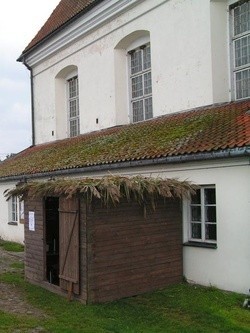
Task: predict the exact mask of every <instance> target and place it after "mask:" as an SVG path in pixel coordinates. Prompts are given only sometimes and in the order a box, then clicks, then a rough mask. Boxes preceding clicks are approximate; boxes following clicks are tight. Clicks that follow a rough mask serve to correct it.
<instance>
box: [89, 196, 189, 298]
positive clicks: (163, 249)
mask: <svg viewBox="0 0 250 333" xmlns="http://www.w3.org/2000/svg"><path fill="white" fill-rule="evenodd" d="M87 220H88V221H87V223H88V234H87V239H88V302H89V303H95V302H106V301H112V300H115V299H119V298H122V297H128V296H133V295H137V294H140V293H144V292H147V291H152V290H155V289H159V288H162V287H164V286H167V285H169V284H172V283H177V282H180V281H181V280H182V273H183V271H182V267H183V261H182V226H181V205H180V202H179V201H178V200H168V201H166V202H164V201H163V200H162V201H159V202H158V204H157V209H156V211H154V212H153V211H152V210H151V209H150V208H149V207H147V214H146V218H144V209H143V207H141V206H139V205H137V204H135V203H129V204H128V203H125V202H124V203H122V204H119V205H118V206H117V207H115V208H111V209H108V210H107V209H106V208H102V207H100V204H99V205H98V204H95V205H93V204H92V209H90V210H89V212H88V215H87Z"/></svg>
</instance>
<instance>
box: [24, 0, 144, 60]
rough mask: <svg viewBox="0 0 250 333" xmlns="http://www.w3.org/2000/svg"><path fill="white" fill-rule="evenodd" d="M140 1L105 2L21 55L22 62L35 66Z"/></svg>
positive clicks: (108, 0)
mask: <svg viewBox="0 0 250 333" xmlns="http://www.w3.org/2000/svg"><path fill="white" fill-rule="evenodd" d="M141 1H142V0H119V1H117V0H107V1H104V2H101V4H99V5H97V7H94V8H93V9H92V10H90V11H89V12H88V13H86V14H85V15H83V16H81V17H79V18H78V19H76V20H75V21H74V22H72V23H71V24H70V25H68V26H66V27H65V28H64V29H62V30H61V31H58V33H55V35H54V36H51V38H49V39H48V40H47V41H46V42H44V43H43V44H42V45H40V46H37V48H35V49H34V50H31V51H30V52H27V54H26V55H25V54H24V55H23V57H22V61H23V62H25V63H26V64H28V65H29V66H30V67H33V66H35V65H37V64H38V63H40V62H42V61H43V60H45V59H46V58H48V57H50V56H52V55H53V54H55V53H57V52H59V51H60V50H62V49H64V48H65V47H67V46H68V45H70V44H72V43H73V42H76V41H77V40H79V39H80V38H82V37H84V36H86V35H87V34H89V33H90V32H91V31H93V30H95V29H98V28H99V27H101V26H102V25H104V24H105V23H107V22H109V21H111V20H112V19H114V18H115V17H116V16H118V15H120V14H122V13H123V12H125V11H127V10H129V9H131V8H132V7H134V6H136V5H137V4H138V3H140V2H141Z"/></svg>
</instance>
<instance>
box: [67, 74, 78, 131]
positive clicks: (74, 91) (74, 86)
mask: <svg viewBox="0 0 250 333" xmlns="http://www.w3.org/2000/svg"><path fill="white" fill-rule="evenodd" d="M68 119H69V136H70V137H73V136H77V135H79V134H80V117H79V89H78V77H77V76H75V77H73V78H71V79H69V80H68Z"/></svg>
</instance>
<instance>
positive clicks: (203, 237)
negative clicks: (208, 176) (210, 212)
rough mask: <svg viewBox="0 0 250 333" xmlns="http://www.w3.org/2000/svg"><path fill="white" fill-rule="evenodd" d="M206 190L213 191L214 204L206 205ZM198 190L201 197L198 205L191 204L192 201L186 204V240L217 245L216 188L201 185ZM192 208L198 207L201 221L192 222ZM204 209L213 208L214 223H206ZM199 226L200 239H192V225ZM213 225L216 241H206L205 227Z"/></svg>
mask: <svg viewBox="0 0 250 333" xmlns="http://www.w3.org/2000/svg"><path fill="white" fill-rule="evenodd" d="M206 189H214V191H215V204H206V203H205V190H206ZM199 190H200V196H201V202H200V204H198V203H192V200H191V199H190V200H189V204H188V210H189V213H188V222H189V223H188V225H189V228H188V240H189V241H191V242H199V243H210V244H217V211H216V206H217V202H216V187H215V185H202V186H200V188H199ZM194 206H198V207H200V208H201V221H192V213H191V209H192V207H194ZM206 207H215V215H216V221H206V218H205V210H206ZM196 223H197V224H201V238H193V237H192V224H196ZM209 224H212V225H215V228H216V239H215V240H211V239H206V225H209Z"/></svg>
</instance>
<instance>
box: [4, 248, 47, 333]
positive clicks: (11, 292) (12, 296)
mask: <svg viewBox="0 0 250 333" xmlns="http://www.w3.org/2000/svg"><path fill="white" fill-rule="evenodd" d="M23 261H24V254H23V253H10V252H7V251H4V250H3V249H2V248H1V247H0V274H3V273H5V272H15V271H19V272H20V268H15V266H20V264H22V263H23ZM0 309H1V311H4V312H8V313H14V314H19V315H27V316H31V317H36V318H45V317H46V315H45V314H44V313H42V311H41V310H39V309H37V308H34V307H33V306H32V307H31V306H30V304H28V303H27V301H25V299H24V296H23V295H22V293H21V292H20V291H19V290H18V288H17V287H15V286H14V285H9V284H5V283H3V282H0ZM15 332H16V333H18V332H19V331H18V329H17V330H16V331H15ZM30 332H31V333H38V332H45V331H44V330H43V329H42V328H35V329H34V330H32V331H30Z"/></svg>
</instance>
